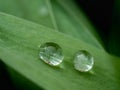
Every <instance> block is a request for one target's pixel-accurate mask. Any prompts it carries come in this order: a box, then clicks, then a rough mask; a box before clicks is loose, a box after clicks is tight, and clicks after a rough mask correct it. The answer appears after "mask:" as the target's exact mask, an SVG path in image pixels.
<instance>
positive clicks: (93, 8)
mask: <svg viewBox="0 0 120 90" xmlns="http://www.w3.org/2000/svg"><path fill="white" fill-rule="evenodd" d="M75 1H76V4H77V5H78V6H79V7H82V9H83V11H85V13H86V15H87V16H88V17H89V18H90V19H91V21H92V22H93V24H94V25H95V27H96V28H97V30H98V33H99V35H100V36H101V39H102V41H103V42H104V43H105V44H107V41H108V38H109V34H110V27H111V24H112V12H113V6H114V0H75ZM105 46H106V45H105Z"/></svg>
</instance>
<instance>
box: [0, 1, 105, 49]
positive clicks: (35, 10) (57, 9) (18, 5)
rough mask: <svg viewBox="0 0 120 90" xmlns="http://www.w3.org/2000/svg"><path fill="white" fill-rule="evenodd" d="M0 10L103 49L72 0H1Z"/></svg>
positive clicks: (97, 37) (95, 34) (93, 30)
mask: <svg viewBox="0 0 120 90" xmlns="http://www.w3.org/2000/svg"><path fill="white" fill-rule="evenodd" d="M28 2H29V4H28ZM69 6H71V7H69ZM0 10H1V11H2V12H7V13H10V14H13V15H16V16H18V17H21V18H24V19H27V20H30V21H33V22H36V23H39V24H42V25H45V26H47V27H50V28H54V30H59V31H60V32H63V33H66V34H68V35H70V36H73V37H75V38H78V39H80V40H83V41H85V42H87V43H89V44H92V45H94V46H95V47H98V48H101V49H103V45H102V42H101V40H100V39H99V36H98V35H97V33H96V32H95V29H94V28H93V27H92V25H91V24H90V22H88V20H87V19H86V17H85V15H84V14H83V12H82V10H78V8H77V7H76V5H75V4H74V1H73V0H69V1H66V0H65V1H64V0H62V1H61V0H11V2H10V3H9V0H1V1H0Z"/></svg>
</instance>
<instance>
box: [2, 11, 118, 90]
mask: <svg viewBox="0 0 120 90" xmlns="http://www.w3.org/2000/svg"><path fill="white" fill-rule="evenodd" d="M45 42H55V43H57V44H58V45H60V46H61V47H62V49H63V53H64V56H65V59H64V62H63V63H62V64H61V65H60V66H59V67H51V66H49V65H47V64H45V63H44V62H42V61H41V60H40V59H39V55H38V53H39V46H40V45H41V44H43V43H45ZM81 49H82V50H87V51H88V52H90V53H91V54H92V55H93V57H94V59H95V65H94V67H93V70H92V71H91V72H89V73H80V72H78V71H76V70H75V69H74V66H73V55H74V53H75V52H77V51H78V50H81ZM0 58H1V60H2V61H3V62H4V63H5V64H6V65H8V66H9V67H10V68H12V69H14V70H15V71H16V72H17V73H19V74H20V75H21V76H23V77H25V78H27V79H28V80H30V81H31V82H33V83H35V84H36V85H37V86H39V87H42V88H44V89H46V90H88V89H89V90H119V88H120V72H119V68H120V58H118V57H115V56H112V55H109V54H108V53H106V52H105V51H104V50H102V49H98V48H96V47H93V46H92V45H91V44H88V43H85V42H83V41H82V40H78V39H75V38H72V37H70V36H67V35H65V34H62V33H60V32H57V31H54V30H52V29H50V28H47V27H44V26H41V25H37V24H34V23H32V22H28V21H25V20H23V19H20V18H17V17H14V16H11V15H7V14H4V13H0Z"/></svg>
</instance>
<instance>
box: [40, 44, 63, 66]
mask: <svg viewBox="0 0 120 90" xmlns="http://www.w3.org/2000/svg"><path fill="white" fill-rule="evenodd" d="M39 57H40V59H41V60H42V61H44V62H45V63H47V64H49V65H52V66H57V65H59V64H60V63H61V62H62V61H63V58H64V57H63V54H62V49H61V47H60V46H59V45H58V44H56V43H52V42H47V43H44V44H42V45H41V46H40V52H39Z"/></svg>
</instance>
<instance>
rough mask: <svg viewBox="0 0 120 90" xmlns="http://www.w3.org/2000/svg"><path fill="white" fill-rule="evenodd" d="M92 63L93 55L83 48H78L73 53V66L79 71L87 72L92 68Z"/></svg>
mask: <svg viewBox="0 0 120 90" xmlns="http://www.w3.org/2000/svg"><path fill="white" fill-rule="evenodd" d="M93 65H94V59H93V56H92V55H91V54H90V53H88V52H87V51H85V50H80V51H78V52H77V53H76V54H75V57H74V67H75V69H76V70H78V71H81V72H87V71H89V70H91V69H92V67H93Z"/></svg>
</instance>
